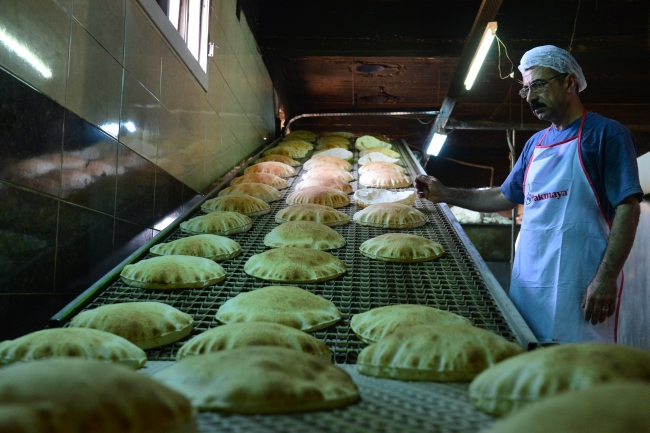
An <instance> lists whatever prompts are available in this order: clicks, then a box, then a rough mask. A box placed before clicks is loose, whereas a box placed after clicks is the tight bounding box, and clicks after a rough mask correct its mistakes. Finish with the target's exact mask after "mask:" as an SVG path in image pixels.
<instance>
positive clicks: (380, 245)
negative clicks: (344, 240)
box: [359, 233, 445, 263]
mask: <svg viewBox="0 0 650 433" xmlns="http://www.w3.org/2000/svg"><path fill="white" fill-rule="evenodd" d="M359 250H360V251H361V254H363V255H364V256H366V257H369V258H371V259H375V260H381V261H383V262H397V263H417V262H427V261H430V260H435V259H437V258H438V257H441V256H442V255H443V254H444V253H445V251H444V250H443V249H442V245H440V244H439V243H437V242H434V241H431V240H429V239H426V238H423V237H421V236H415V235H410V234H407V233H388V234H385V235H381V236H377V237H374V238H371V239H368V240H367V241H365V242H364V243H362V244H361V246H360V247H359Z"/></svg>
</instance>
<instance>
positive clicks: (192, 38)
mask: <svg viewBox="0 0 650 433" xmlns="http://www.w3.org/2000/svg"><path fill="white" fill-rule="evenodd" d="M188 12H189V16H188V20H187V47H188V48H189V49H190V52H191V53H192V55H194V58H196V59H197V60H198V59H199V46H200V43H201V0H190V1H189V8H188Z"/></svg>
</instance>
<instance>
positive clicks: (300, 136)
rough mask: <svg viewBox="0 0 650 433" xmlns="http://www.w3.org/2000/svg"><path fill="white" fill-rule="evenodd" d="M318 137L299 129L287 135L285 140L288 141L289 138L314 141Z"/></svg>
mask: <svg viewBox="0 0 650 433" xmlns="http://www.w3.org/2000/svg"><path fill="white" fill-rule="evenodd" d="M316 137H317V135H316V134H314V133H313V132H311V131H306V130H304V129H297V130H295V131H291V132H290V133H289V134H287V135H286V137H284V139H285V140H286V139H289V138H295V139H298V140H306V141H314V140H315V139H316Z"/></svg>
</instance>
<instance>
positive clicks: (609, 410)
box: [485, 383, 650, 433]
mask: <svg viewBox="0 0 650 433" xmlns="http://www.w3.org/2000/svg"><path fill="white" fill-rule="evenodd" d="M648 401H650V386H649V385H648V384H645V383H615V384H608V385H599V386H597V387H595V388H593V389H588V390H582V391H574V392H567V393H566V394H562V395H559V396H555V397H550V398H547V399H545V400H543V401H540V402H538V403H535V404H532V405H530V407H526V408H524V409H522V410H521V411H518V412H516V413H514V414H513V415H511V416H509V417H507V418H505V419H504V420H501V421H497V422H496V423H495V424H494V425H493V426H492V428H490V429H489V430H487V431H486V432H485V433H521V432H526V433H555V432H562V433H593V432H598V433H628V432H635V433H650V411H648Z"/></svg>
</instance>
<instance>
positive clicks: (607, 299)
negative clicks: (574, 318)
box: [582, 277, 618, 325]
mask: <svg viewBox="0 0 650 433" xmlns="http://www.w3.org/2000/svg"><path fill="white" fill-rule="evenodd" d="M617 292H618V285H617V283H616V279H614V280H612V279H607V280H601V279H598V278H597V277H596V278H594V279H593V280H591V283H589V286H588V287H587V291H586V292H585V296H584V297H583V298H582V309H583V310H585V320H586V321H589V320H591V324H592V325H596V324H598V323H603V322H604V321H605V320H606V319H607V318H608V317H611V316H612V315H613V314H614V313H615V312H616V294H617Z"/></svg>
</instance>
